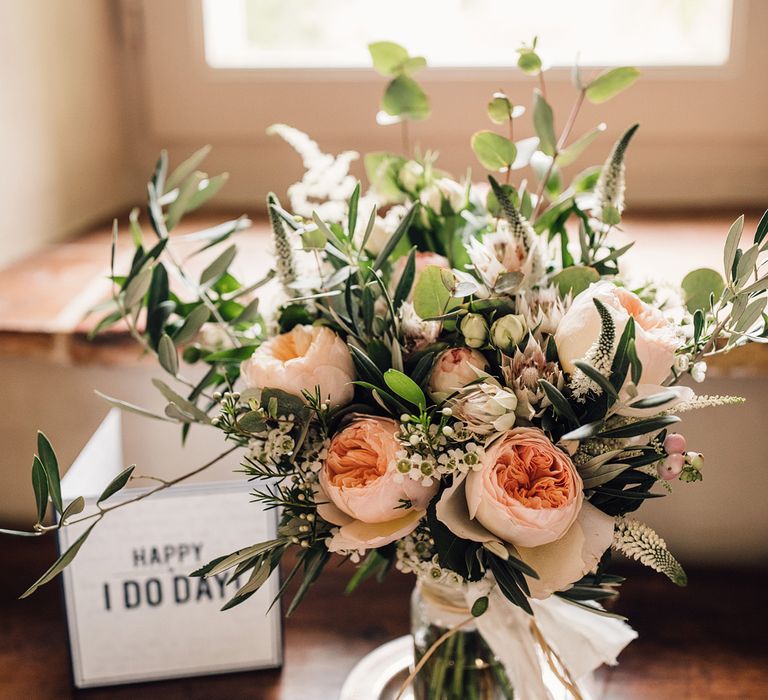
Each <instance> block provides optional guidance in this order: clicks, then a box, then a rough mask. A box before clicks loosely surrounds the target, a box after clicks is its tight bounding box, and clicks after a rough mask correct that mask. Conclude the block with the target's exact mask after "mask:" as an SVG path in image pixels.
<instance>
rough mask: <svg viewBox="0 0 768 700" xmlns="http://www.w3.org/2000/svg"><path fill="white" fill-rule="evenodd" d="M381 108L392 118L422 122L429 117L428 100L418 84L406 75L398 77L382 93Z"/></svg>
mask: <svg viewBox="0 0 768 700" xmlns="http://www.w3.org/2000/svg"><path fill="white" fill-rule="evenodd" d="M381 108H382V109H383V110H384V111H385V112H386V113H387V114H389V115H391V116H393V117H402V118H404V119H412V120H413V121H422V120H424V119H426V118H427V117H429V114H430V111H431V110H430V106H429V98H428V97H427V95H426V94H425V92H424V90H422V89H421V87H420V86H419V84H418V83H417V82H416V81H415V80H414V79H413V78H410V77H408V76H407V75H398V76H397V77H396V78H394V79H393V80H392V81H391V82H390V83H389V85H387V88H386V90H385V91H384V96H383V97H382V98H381Z"/></svg>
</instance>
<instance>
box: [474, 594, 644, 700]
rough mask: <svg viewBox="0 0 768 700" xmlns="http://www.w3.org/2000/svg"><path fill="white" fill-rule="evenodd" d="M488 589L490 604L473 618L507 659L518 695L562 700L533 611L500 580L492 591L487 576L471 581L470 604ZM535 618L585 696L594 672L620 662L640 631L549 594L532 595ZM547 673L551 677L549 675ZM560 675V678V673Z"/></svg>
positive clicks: (527, 699)
mask: <svg viewBox="0 0 768 700" xmlns="http://www.w3.org/2000/svg"><path fill="white" fill-rule="evenodd" d="M484 595H487V596H488V609H487V610H486V612H485V613H484V614H483V615H480V617H478V618H476V619H475V620H474V622H475V624H476V625H477V628H478V630H479V631H480V634H482V636H483V638H484V639H485V641H486V642H487V643H488V646H489V647H490V648H491V651H493V653H494V654H495V655H496V657H497V658H498V659H499V661H501V663H502V664H503V665H504V669H505V671H506V673H507V677H508V678H509V681H510V685H511V686H512V688H513V689H514V691H515V694H516V695H515V697H519V698H520V699H521V700H560V698H563V697H567V695H565V694H559V695H558V696H557V697H556V696H554V695H553V694H552V690H551V688H552V680H553V678H552V677H553V675H554V674H553V673H552V672H551V671H550V669H549V668H548V667H547V666H546V665H544V664H543V662H544V654H543V652H542V650H540V647H539V645H538V643H537V641H536V639H535V638H534V636H533V634H532V632H531V617H530V616H529V615H528V614H527V613H526V612H525V611H523V610H522V609H521V608H519V607H518V606H517V605H515V604H514V603H512V602H510V601H509V600H507V598H505V597H504V595H503V594H502V593H501V591H500V590H499V588H498V586H494V588H493V589H492V590H491V591H490V592H488V588H487V584H486V583H485V582H478V583H476V584H471V583H470V584H468V585H467V587H466V600H467V607H468V608H470V609H471V608H472V605H473V604H474V602H475V600H477V599H478V598H480V597H482V596H484ZM530 603H531V607H532V608H533V612H534V620H535V622H536V625H537V626H538V628H539V630H540V632H541V634H542V636H543V637H544V639H545V640H546V643H547V644H548V645H549V646H550V647H551V649H552V650H553V651H554V652H555V653H556V654H557V658H558V660H559V661H560V662H561V663H562V664H563V666H565V669H566V670H567V672H568V674H569V675H570V677H571V678H572V679H573V680H574V682H575V683H576V684H577V685H578V686H579V689H580V690H581V691H582V696H583V697H584V698H585V700H586V698H587V697H588V694H587V692H586V689H585V687H584V684H585V681H586V680H587V679H588V678H589V674H591V673H592V671H594V670H595V669H596V668H598V667H599V666H601V665H602V664H609V665H611V666H613V665H615V664H616V658H617V657H618V655H619V653H620V652H621V650H622V649H624V647H626V646H627V644H629V643H630V642H631V641H632V640H633V639H635V638H636V637H637V632H635V631H634V630H633V629H632V628H631V627H630V626H629V625H627V624H626V623H624V622H622V621H621V620H617V619H615V618H610V617H605V616H602V615H598V614H596V613H591V612H589V611H588V610H584V609H582V608H579V607H578V606H575V605H571V604H570V603H567V602H566V601H564V600H562V599H560V598H557V597H556V596H550V597H549V598H545V599H543V600H535V599H531V600H530ZM545 679H546V680H545ZM555 680H556V679H555Z"/></svg>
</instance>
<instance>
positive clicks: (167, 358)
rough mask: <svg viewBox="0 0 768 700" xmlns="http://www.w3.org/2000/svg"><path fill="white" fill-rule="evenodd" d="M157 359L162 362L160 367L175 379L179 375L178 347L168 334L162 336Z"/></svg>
mask: <svg viewBox="0 0 768 700" xmlns="http://www.w3.org/2000/svg"><path fill="white" fill-rule="evenodd" d="M157 359H158V360H159V361H160V366H161V367H162V368H163V369H164V370H165V371H166V372H168V374H172V375H173V376H174V377H175V376H176V375H177V374H178V372H179V356H178V354H177V353H176V346H175V345H174V344H173V341H172V340H171V337H170V336H169V335H168V334H167V333H163V334H162V335H161V336H160V343H159V344H158V346H157Z"/></svg>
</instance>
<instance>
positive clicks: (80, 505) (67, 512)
mask: <svg viewBox="0 0 768 700" xmlns="http://www.w3.org/2000/svg"><path fill="white" fill-rule="evenodd" d="M84 509H85V499H84V498H83V497H82V496H78V497H77V498H76V499H75V500H74V501H72V502H70V504H69V505H68V506H67V507H66V508H65V509H64V512H63V513H62V514H61V521H60V524H61V525H65V524H66V521H67V519H68V518H71V517H72V516H73V515H77V514H78V513H82V512H83V510H84Z"/></svg>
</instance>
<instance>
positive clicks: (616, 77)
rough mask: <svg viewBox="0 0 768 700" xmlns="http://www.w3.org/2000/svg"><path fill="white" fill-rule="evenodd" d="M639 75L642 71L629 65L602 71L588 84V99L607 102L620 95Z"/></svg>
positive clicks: (593, 101)
mask: <svg viewBox="0 0 768 700" xmlns="http://www.w3.org/2000/svg"><path fill="white" fill-rule="evenodd" d="M639 77H640V71H639V70H637V68H631V67H629V66H624V67H622V68H613V69H612V70H609V71H606V72H604V73H601V74H600V75H598V76H597V78H595V79H594V80H593V81H592V82H591V83H590V84H589V85H587V89H586V96H587V99H588V100H589V101H590V102H592V104H600V103H602V102H607V101H608V100H610V99H611V98H612V97H614V96H616V95H618V94H619V93H620V92H621V91H622V90H626V89H627V88H628V87H629V86H630V85H632V83H634V82H635V80H637V79H638V78H639Z"/></svg>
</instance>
